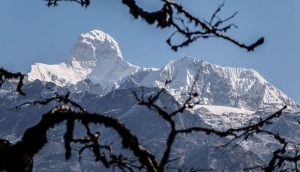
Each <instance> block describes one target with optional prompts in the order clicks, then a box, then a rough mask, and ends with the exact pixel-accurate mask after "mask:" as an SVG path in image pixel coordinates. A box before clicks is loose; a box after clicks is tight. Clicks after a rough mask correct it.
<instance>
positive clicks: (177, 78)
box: [28, 30, 298, 111]
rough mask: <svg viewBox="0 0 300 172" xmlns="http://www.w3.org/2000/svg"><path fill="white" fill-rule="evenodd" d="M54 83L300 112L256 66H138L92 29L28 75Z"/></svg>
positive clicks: (186, 61)
mask: <svg viewBox="0 0 300 172" xmlns="http://www.w3.org/2000/svg"><path fill="white" fill-rule="evenodd" d="M36 79H38V80H41V81H47V82H54V83H55V84H57V85H59V86H65V85H69V84H76V83H77V82H79V81H83V80H85V79H89V80H91V81H92V83H94V84H100V85H101V86H102V87H103V88H106V87H109V89H116V88H129V87H135V86H146V87H159V88H162V87H165V82H166V80H170V79H171V80H172V82H171V83H170V84H168V85H167V88H166V89H167V90H168V91H169V93H170V94H172V95H173V96H174V97H175V98H176V100H177V101H179V102H184V101H185V100H186V98H187V97H186V96H184V95H185V93H186V92H189V91H190V89H191V88H192V86H193V84H194V82H195V81H196V84H195V86H194V87H193V88H194V91H197V92H198V93H199V95H200V99H201V103H202V104H203V105H217V106H228V107H235V108H243V109H246V110H250V111H256V110H260V109H264V110H266V109H271V110H274V109H280V108H282V107H283V106H284V105H290V106H289V108H290V109H291V110H293V111H296V110H297V109H298V108H297V104H296V103H295V102H294V101H293V100H291V99H290V98H289V97H288V96H287V95H286V94H284V93H283V92H282V91H280V90H279V89H277V88H275V87H274V86H273V85H272V84H270V83H269V82H268V81H266V80H265V79H264V78H263V77H262V76H261V75H259V73H258V72H256V71H255V70H253V69H244V68H231V67H221V66H218V65H214V64H210V63H208V62H206V61H203V60H199V59H197V58H192V57H188V56H185V57H182V58H180V59H178V60H174V61H170V62H169V63H168V64H167V65H165V66H164V67H163V68H161V69H155V68H141V67H138V66H134V65H132V64H130V63H128V62H127V61H125V60H124V59H123V57H122V54H121V51H120V49H119V46H118V44H117V42H116V41H115V40H114V39H113V38H111V37H110V36H109V35H108V34H106V33H104V32H102V31H98V30H93V31H90V32H88V33H84V34H81V35H80V36H79V38H78V40H77V42H76V43H75V45H74V46H73V48H72V50H71V51H70V54H69V57H68V58H67V60H66V61H65V62H62V63H60V64H55V65H47V64H42V63H36V64H34V65H32V66H31V70H30V72H29V74H28V80H29V81H34V80H36Z"/></svg>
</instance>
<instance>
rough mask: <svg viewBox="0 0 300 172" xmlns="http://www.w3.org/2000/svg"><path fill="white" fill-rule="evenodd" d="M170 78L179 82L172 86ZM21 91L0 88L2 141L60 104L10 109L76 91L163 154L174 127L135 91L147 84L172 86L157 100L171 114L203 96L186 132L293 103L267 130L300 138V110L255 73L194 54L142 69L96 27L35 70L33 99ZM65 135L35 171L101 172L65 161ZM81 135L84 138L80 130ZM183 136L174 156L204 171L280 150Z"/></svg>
mask: <svg viewBox="0 0 300 172" xmlns="http://www.w3.org/2000/svg"><path fill="white" fill-rule="evenodd" d="M168 80H172V82H171V83H169V84H167V85H166V84H165V83H166V81H168ZM14 87H15V84H14V82H13V81H11V82H6V83H5V84H4V85H3V86H2V88H1V89H0V102H1V104H0V107H1V108H0V112H1V119H0V136H1V137H2V138H5V139H8V140H10V141H12V142H17V141H18V140H19V139H20V137H21V136H22V134H23V132H24V131H25V129H27V128H29V127H30V126H32V125H34V124H35V123H37V122H38V121H39V120H40V118H41V114H43V113H45V112H47V111H48V110H50V109H51V108H52V107H54V106H55V105H57V104H56V103H51V104H49V105H47V106H40V105H36V106H32V105H30V106H25V107H23V108H21V109H20V110H9V111H7V109H10V108H13V107H15V106H16V105H19V104H21V103H24V102H28V101H33V100H39V99H43V98H47V97H52V96H54V93H64V94H65V93H66V92H68V91H71V98H72V99H73V100H74V101H76V102H78V103H80V104H81V105H83V107H85V108H86V109H87V110H88V111H90V112H100V113H105V114H108V115H111V116H113V117H115V118H117V119H119V120H121V121H122V122H124V123H125V125H126V126H128V127H129V128H130V129H131V130H132V132H133V133H134V134H136V135H137V136H138V137H139V138H140V139H141V142H142V143H143V145H144V146H145V147H146V148H147V149H149V150H151V151H152V152H153V153H154V154H155V155H156V156H158V157H160V156H161V154H162V151H163V148H164V144H165V139H166V136H167V134H168V132H169V128H168V125H167V124H166V123H165V122H164V121H163V120H162V119H161V118H160V117H159V116H158V115H157V114H156V113H155V112H154V111H149V110H148V109H147V108H146V107H142V106H139V105H138V104H137V101H136V99H135V98H134V96H133V94H132V92H133V91H134V92H137V93H139V94H141V88H140V87H144V88H143V89H144V94H145V95H151V94H155V93H156V92H157V91H158V90H159V89H161V88H164V89H166V92H164V93H163V94H162V95H161V96H160V97H159V100H158V101H157V103H158V104H159V105H161V106H162V107H164V108H165V109H166V110H168V111H174V110H176V109H177V108H179V107H180V104H182V103H183V102H184V101H185V100H186V98H187V96H186V93H187V92H191V91H193V92H197V93H198V94H199V100H201V103H200V105H197V106H195V108H194V109H192V110H190V111H185V112H184V113H183V114H181V115H179V116H178V118H177V119H176V122H177V124H178V126H179V127H181V128H185V127H191V126H202V127H208V128H215V129H218V130H224V129H228V128H230V127H234V128H236V127H240V126H243V125H245V124H247V123H249V121H251V120H255V119H257V118H259V117H262V116H265V115H266V114H270V111H271V112H274V111H276V110H278V109H279V108H282V106H283V105H286V104H287V105H289V110H288V111H286V112H285V113H286V114H285V115H284V117H283V118H281V119H280V120H279V121H278V122H276V123H275V124H274V125H272V127H271V128H268V129H270V130H271V131H274V132H279V133H280V134H282V135H285V136H286V137H287V138H289V139H292V140H297V141H299V140H300V137H298V135H299V131H300V130H298V129H295V128H297V126H296V124H295V118H296V117H297V118H299V113H296V112H297V111H298V108H299V105H297V104H296V103H295V102H294V101H293V100H291V99H290V98H289V97H288V96H287V95H285V94H284V93H283V92H282V91H280V90H279V89H277V88H276V87H274V86H273V85H272V84H271V83H269V82H268V81H266V80H265V79H264V78H263V77H262V76H261V75H259V73H258V72H256V71H254V70H253V69H244V68H231V67H221V66H218V65H214V64H210V63H208V62H205V61H202V60H199V59H196V58H192V57H182V58H180V59H178V60H175V61H171V62H169V63H168V64H167V65H165V66H164V67H162V68H160V69H155V68H141V67H138V66H134V65H132V64H130V63H128V62H127V61H125V60H124V59H123V57H122V54H121V51H120V49H119V47H118V44H117V43H116V41H114V40H113V39H112V38H111V37H110V36H109V35H107V34H105V33H103V32H101V31H97V30H94V31H91V32H88V33H85V34H81V35H80V36H79V38H78V41H77V42H76V44H75V45H74V47H73V49H72V50H71V52H70V54H69V57H68V58H67V60H66V61H64V62H62V63H60V64H54V65H48V64H42V63H36V64H34V65H32V66H31V70H30V72H29V73H28V78H27V82H26V85H25V89H24V90H25V92H26V94H27V96H26V97H22V96H20V95H18V94H17V93H16V92H15V91H13V90H14ZM256 111H258V112H256ZM94 129H95V130H97V131H100V132H101V138H102V139H103V140H102V141H103V143H113V146H114V150H115V151H116V152H118V151H119V152H121V151H122V150H121V149H120V147H119V146H120V145H118V141H119V138H118V137H117V136H116V135H115V134H114V132H113V131H111V130H108V129H105V128H103V127H101V126H98V127H95V128H94ZM64 130H65V128H64V126H63V125H62V126H58V127H56V128H54V129H53V130H51V131H49V138H50V141H49V144H48V145H47V146H46V147H45V148H44V149H43V150H42V151H41V152H40V153H39V154H38V155H37V156H36V157H35V160H36V163H35V170H36V171H59V170H62V171H84V170H86V169H88V170H89V171H99V169H101V167H99V166H101V164H98V163H94V162H93V160H94V159H93V157H89V156H88V154H87V158H85V159H82V161H81V162H80V163H79V162H78V157H77V155H76V153H74V154H73V155H74V156H73V159H71V160H70V161H69V162H66V161H65V160H64V158H63V157H64V155H63V154H64V147H63V143H62V137H63V136H62V133H63V131H64ZM76 132H77V134H79V135H80V134H82V133H81V132H82V131H81V130H80V128H77V131H76ZM177 139H178V141H176V142H175V145H174V148H173V149H172V150H173V154H172V157H174V158H175V157H180V158H179V159H178V161H176V162H174V163H175V164H176V165H178V164H179V166H182V167H197V168H201V169H210V168H213V169H216V170H220V169H222V170H224V169H225V170H224V171H226V170H227V171H239V170H240V169H243V168H245V167H249V166H251V165H252V164H257V163H261V162H262V161H268V158H269V155H270V153H272V150H273V149H274V148H276V141H275V140H274V139H272V138H269V137H265V136H257V137H254V138H252V139H249V140H248V141H243V142H237V146H236V147H235V148H234V149H232V148H231V147H228V148H224V149H216V147H218V146H220V145H222V144H225V143H227V142H228V141H229V139H228V138H219V137H216V136H211V135H206V134H204V133H198V134H194V133H193V134H190V135H184V136H180V137H178V138H177ZM162 145H163V146H162ZM241 155H242V156H241Z"/></svg>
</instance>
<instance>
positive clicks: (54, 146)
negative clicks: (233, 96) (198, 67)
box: [0, 80, 261, 171]
mask: <svg viewBox="0 0 300 172" xmlns="http://www.w3.org/2000/svg"><path fill="white" fill-rule="evenodd" d="M5 87H6V88H5V89H6V90H9V89H13V88H11V87H10V86H9V84H7V85H5ZM49 89H51V90H53V91H57V92H64V91H67V89H66V88H62V87H59V86H56V85H54V84H51V83H42V82H41V81H38V80H37V81H35V82H33V83H30V84H28V85H27V86H26V87H25V89H24V90H25V91H26V93H27V96H26V97H22V96H19V95H17V94H14V92H7V93H6V94H5V95H3V94H2V96H1V98H0V99H1V100H0V101H1V102H6V103H5V105H4V104H3V106H5V107H14V106H15V105H18V104H21V103H23V102H25V101H30V100H35V99H40V95H41V96H42V97H50V96H51V95H52V93H53V91H50V90H49ZM158 91H159V89H158V88H144V89H143V94H144V95H145V96H150V95H153V94H155V93H157V92H158ZM51 92H52V93H51ZM133 92H136V93H137V94H138V95H142V90H141V88H128V89H118V90H113V91H111V92H109V93H108V94H106V95H105V96H99V95H97V94H92V93H90V92H88V91H85V92H78V93H72V94H71V97H72V99H74V100H77V101H79V103H80V104H81V105H82V106H83V107H85V108H86V109H87V110H88V111H90V112H101V113H105V114H109V115H111V116H113V117H115V118H118V119H119V120H120V121H122V122H123V123H124V124H125V125H126V126H127V127H128V128H130V129H131V131H132V133H134V134H135V135H137V136H138V138H139V140H140V141H141V143H142V144H143V145H144V146H145V147H146V148H147V149H149V150H150V151H151V152H153V153H154V154H155V155H156V156H157V157H158V159H160V157H161V156H162V153H163V151H164V149H165V143H166V142H165V141H166V137H167V135H168V133H169V131H170V128H169V126H168V125H167V123H166V122H165V121H164V120H162V119H161V118H160V117H159V116H158V114H157V113H156V112H155V111H149V110H148V109H147V108H146V107H143V106H139V105H137V101H136V99H135V97H134V96H133ZM157 104H159V105H161V106H162V107H165V108H166V110H167V111H169V112H172V111H175V110H176V109H178V108H179V106H180V105H179V104H178V102H177V101H176V99H175V98H174V97H173V96H172V95H170V94H169V93H168V92H167V91H165V92H164V93H163V94H161V96H160V98H159V99H158V101H157ZM56 105H57V104H55V103H52V104H49V105H47V106H40V105H29V106H25V107H23V108H21V109H19V110H15V109H13V110H10V111H6V109H4V108H1V109H2V113H1V114H2V115H1V119H2V120H1V121H0V131H1V132H0V134H1V137H4V138H6V139H8V140H11V141H13V142H16V141H18V139H20V137H21V136H22V134H23V132H24V131H25V129H26V128H28V127H30V126H33V125H34V124H36V123H37V122H38V121H39V120H40V119H41V115H42V114H43V113H46V112H47V111H49V110H50V108H51V107H54V106H56ZM176 125H177V127H178V128H187V127H192V126H202V127H208V128H211V126H210V125H207V124H205V123H204V121H203V120H202V119H201V118H200V116H199V115H196V114H192V113H190V112H189V111H186V112H184V113H182V114H180V115H179V116H178V117H177V118H176ZM64 130H65V126H64V125H59V126H58V127H55V128H53V129H52V130H50V131H49V134H48V138H49V140H50V141H49V143H48V144H47V145H46V147H45V148H44V149H43V150H42V151H41V152H40V153H39V154H37V155H36V156H35V164H34V169H35V171H57V170H62V171H85V170H87V169H88V171H98V170H99V169H102V168H103V166H101V164H98V163H95V162H94V159H93V158H94V157H93V156H91V154H90V153H89V152H88V151H87V153H85V154H84V155H83V157H82V160H81V162H80V163H79V162H78V155H77V152H76V151H75V150H74V151H73V156H72V158H71V160H69V161H65V159H64V145H63V141H62V140H63V139H62V137H63V135H62V134H63V131H64ZM93 130H94V131H100V132H101V142H102V143H112V146H113V148H114V152H115V153H117V152H120V153H121V152H123V150H122V149H120V148H121V145H120V139H119V138H118V136H117V135H116V133H115V132H114V131H112V130H110V129H107V128H104V127H102V126H93ZM82 132H84V130H81V128H80V127H78V128H76V132H75V135H77V136H80V135H82V134H84V133H82ZM228 141H229V140H228V139H226V138H223V139H221V138H219V137H216V136H213V135H212V136H210V135H206V134H204V133H192V134H189V135H180V136H178V138H177V140H176V141H175V144H174V146H173V150H172V157H173V158H177V157H180V158H179V159H178V160H177V161H174V163H173V165H176V166H190V167H197V168H202V169H203V168H215V169H228V170H229V171H237V170H238V169H242V168H245V167H247V166H248V165H249V164H250V165H251V164H253V163H259V162H260V161H261V160H260V158H259V157H258V156H257V155H255V154H254V153H252V152H251V151H246V150H244V149H243V148H242V147H240V146H238V147H237V148H235V149H234V150H232V149H231V148H230V147H228V148H224V149H217V148H219V146H220V145H221V144H225V143H226V142H228ZM74 148H76V145H74ZM125 154H127V155H131V154H130V152H128V151H127V152H126V151H125ZM240 155H243V157H244V158H242V159H241V158H240V157H239V156H240Z"/></svg>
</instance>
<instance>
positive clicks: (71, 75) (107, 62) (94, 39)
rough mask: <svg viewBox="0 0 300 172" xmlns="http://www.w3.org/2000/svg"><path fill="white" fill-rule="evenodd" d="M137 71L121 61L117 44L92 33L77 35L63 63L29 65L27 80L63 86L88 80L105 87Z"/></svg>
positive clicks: (97, 31)
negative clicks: (37, 80)
mask: <svg viewBox="0 0 300 172" xmlns="http://www.w3.org/2000/svg"><path fill="white" fill-rule="evenodd" d="M139 69H140V68H139V67H137V66H134V65H132V64H130V63H128V62H127V61H125V60H123V57H122V54H121V51H120V49H119V46H118V43H117V42H116V41H115V40H114V39H113V38H111V37H110V36H109V35H108V34H106V33H104V32H102V31H99V30H93V31H90V32H88V33H84V34H81V35H80V36H79V38H78V40H77V42H76V43H75V45H74V46H73V48H72V50H71V51H70V54H69V57H68V59H67V60H66V62H62V63H60V64H55V65H47V64H42V63H36V64H34V65H32V66H31V69H30V72H29V73H28V80H29V81H34V80H36V79H39V80H42V81H47V82H54V83H55V84H57V85H60V86H64V85H68V84H75V83H77V82H79V81H82V80H84V79H90V80H91V81H92V82H94V83H100V84H101V85H102V86H104V87H106V86H111V85H112V84H114V83H115V82H117V81H118V80H120V79H121V78H123V77H124V76H127V75H129V74H132V73H134V72H136V71H138V70H139Z"/></svg>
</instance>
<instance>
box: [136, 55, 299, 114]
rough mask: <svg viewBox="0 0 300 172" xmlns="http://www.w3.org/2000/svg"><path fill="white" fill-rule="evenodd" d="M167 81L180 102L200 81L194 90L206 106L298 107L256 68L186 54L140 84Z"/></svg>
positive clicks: (162, 84) (156, 85)
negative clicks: (220, 63) (228, 64)
mask: <svg viewBox="0 0 300 172" xmlns="http://www.w3.org/2000/svg"><path fill="white" fill-rule="evenodd" d="M138 74H139V73H136V74H135V75H138ZM131 78H134V76H131ZM137 78H138V77H137ZM167 80H172V82H171V83H170V84H168V85H167V88H166V89H167V90H168V91H169V92H170V93H171V94H172V95H173V96H174V97H175V98H176V100H177V101H179V102H184V101H185V100H186V98H187V97H186V96H184V95H185V93H186V92H189V91H190V90H191V88H192V86H193V84H194V82H195V81H196V82H195V85H194V86H193V89H194V91H196V92H198V93H199V95H200V99H201V104H204V105H221V106H228V107H236V108H243V109H247V110H251V111H257V110H260V109H264V110H267V109H270V110H274V109H280V108H282V107H283V106H284V105H290V106H289V109H290V110H297V104H296V103H295V102H294V101H293V100H292V99H290V98H289V97H288V96H287V95H286V94H284V93H283V92H282V91H280V90H279V89H277V88H276V87H274V86H273V85H272V84H271V83H269V82H268V81H266V80H265V79H264V78H263V77H262V76H261V75H260V74H259V73H258V72H256V71H255V70H253V69H244V68H231V67H221V66H218V65H214V64H210V63H208V62H206V61H203V60H199V59H196V58H192V57H187V56H186V57H182V58H180V59H178V60H175V61H171V62H169V63H168V64H167V65H166V66H165V67H163V68H161V69H160V70H159V71H156V72H155V73H151V74H149V75H147V76H145V77H144V78H143V80H142V81H140V82H139V84H140V85H144V86H148V87H160V88H162V87H165V82H166V81H167Z"/></svg>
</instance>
